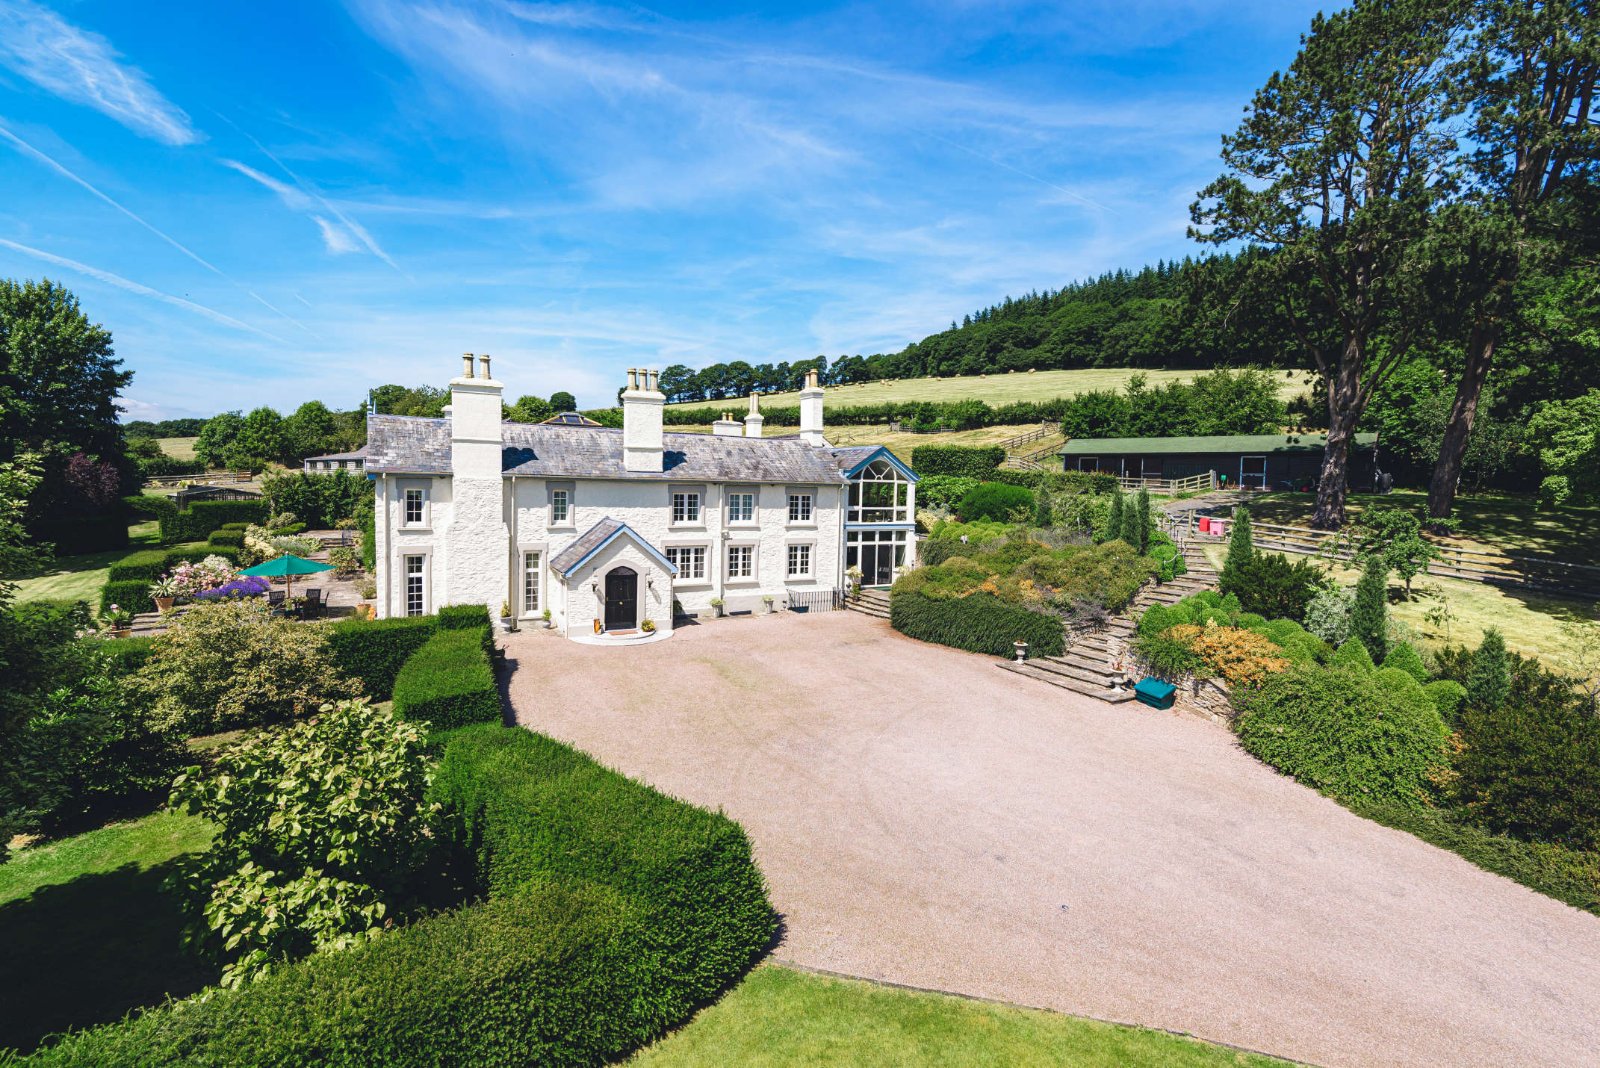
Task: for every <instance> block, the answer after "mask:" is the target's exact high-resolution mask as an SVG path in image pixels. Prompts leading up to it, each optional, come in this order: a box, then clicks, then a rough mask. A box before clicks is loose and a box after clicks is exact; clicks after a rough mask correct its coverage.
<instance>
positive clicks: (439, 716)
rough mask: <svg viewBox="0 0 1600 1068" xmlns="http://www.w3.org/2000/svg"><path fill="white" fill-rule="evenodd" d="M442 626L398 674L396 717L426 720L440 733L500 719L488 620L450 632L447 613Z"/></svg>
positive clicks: (498, 689) (496, 721) (395, 683)
mask: <svg viewBox="0 0 1600 1068" xmlns="http://www.w3.org/2000/svg"><path fill="white" fill-rule="evenodd" d="M480 608H481V606H480ZM440 627H441V629H440V630H438V631H437V632H436V633H435V634H434V635H433V637H431V638H429V639H428V640H427V642H426V643H425V644H424V645H423V646H422V648H420V649H418V650H417V651H416V652H415V653H412V654H411V658H410V659H409V660H407V661H406V662H405V665H404V666H403V667H401V669H400V674H399V675H397V676H396V677H395V680H394V711H395V715H397V716H401V717H403V718H405V719H409V720H414V721H417V722H423V721H426V722H427V723H428V725H429V726H430V727H432V729H434V730H436V731H437V730H448V729H450V728H451V727H463V726H466V725H467V724H469V723H499V722H500V721H501V719H502V716H503V713H502V712H501V709H500V687H499V684H498V683H496V682H495V678H494V669H493V668H492V667H491V666H490V665H489V657H488V655H487V653H486V652H485V647H486V646H487V645H488V643H489V640H490V639H489V628H488V626H487V624H486V625H484V626H482V627H473V628H458V629H451V630H446V629H443V627H444V623H443V619H442V615H441V620H440Z"/></svg>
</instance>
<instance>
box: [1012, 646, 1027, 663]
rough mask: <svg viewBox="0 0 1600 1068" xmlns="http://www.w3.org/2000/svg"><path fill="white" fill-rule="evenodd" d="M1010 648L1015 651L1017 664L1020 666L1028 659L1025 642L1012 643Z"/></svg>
mask: <svg viewBox="0 0 1600 1068" xmlns="http://www.w3.org/2000/svg"><path fill="white" fill-rule="evenodd" d="M1011 648H1012V649H1014V650H1015V651H1016V654H1017V663H1019V664H1021V663H1023V662H1025V661H1026V660H1027V659H1028V643H1027V642H1025V641H1020V640H1019V641H1014V642H1012V643H1011Z"/></svg>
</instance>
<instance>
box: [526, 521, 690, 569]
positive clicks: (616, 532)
mask: <svg viewBox="0 0 1600 1068" xmlns="http://www.w3.org/2000/svg"><path fill="white" fill-rule="evenodd" d="M624 534H626V535H627V536H628V537H630V538H632V539H633V540H634V543H635V544H636V545H638V546H639V547H640V548H641V549H643V550H644V551H645V552H647V553H649V554H650V555H651V556H653V557H655V559H656V562H657V563H659V564H660V565H661V566H662V567H664V568H666V569H667V571H669V572H670V573H672V574H674V575H676V574H677V573H678V568H677V565H675V564H674V563H673V562H672V561H671V560H668V559H667V557H666V555H665V554H664V553H662V551H661V550H660V549H657V548H656V547H655V546H654V545H651V544H650V543H649V542H648V541H646V540H645V539H643V538H641V537H640V536H639V532H638V531H637V530H634V529H633V528H632V527H630V526H629V525H628V524H626V523H624V522H622V521H621V520H619V519H612V518H611V517H610V516H606V517H605V518H604V519H602V520H600V522H598V523H596V524H595V525H594V526H592V527H590V528H589V529H588V530H586V531H584V532H583V533H582V534H579V535H578V537H577V539H576V540H575V541H573V543H572V544H571V545H568V546H567V547H566V548H565V549H562V550H561V551H560V552H558V553H556V554H555V555H554V556H552V557H551V558H550V567H551V569H552V570H553V571H555V572H556V574H558V575H570V574H572V572H573V571H574V570H575V569H576V568H577V567H578V565H580V564H582V563H583V562H584V561H585V560H587V559H588V558H589V557H591V556H593V555H594V554H595V553H597V552H599V551H600V550H601V549H603V548H605V547H606V545H607V543H609V542H611V541H613V540H614V539H616V538H618V537H621V536H622V535H624Z"/></svg>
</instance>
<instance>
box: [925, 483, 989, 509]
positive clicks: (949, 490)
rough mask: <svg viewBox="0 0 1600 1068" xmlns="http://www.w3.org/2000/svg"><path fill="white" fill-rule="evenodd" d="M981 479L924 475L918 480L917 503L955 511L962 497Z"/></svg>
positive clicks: (927, 506) (926, 506)
mask: <svg viewBox="0 0 1600 1068" xmlns="http://www.w3.org/2000/svg"><path fill="white" fill-rule="evenodd" d="M979 481H980V480H979V479H976V478H967V477H965V476H964V475H923V476H922V477H921V478H920V479H919V480H918V481H917V505H918V507H924V508H942V509H944V510H945V511H947V512H953V511H955V510H956V505H957V504H959V503H961V498H962V497H965V496H966V495H967V491H968V490H970V489H972V487H974V486H976V485H977V484H978V482H979Z"/></svg>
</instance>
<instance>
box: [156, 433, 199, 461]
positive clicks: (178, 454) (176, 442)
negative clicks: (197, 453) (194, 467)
mask: <svg viewBox="0 0 1600 1068" xmlns="http://www.w3.org/2000/svg"><path fill="white" fill-rule="evenodd" d="M199 440H200V439H199V438H156V444H157V445H159V446H161V451H162V452H164V453H166V454H167V455H168V456H170V457H172V458H173V459H174V460H193V459H194V443H195V442H197V441H199Z"/></svg>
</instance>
